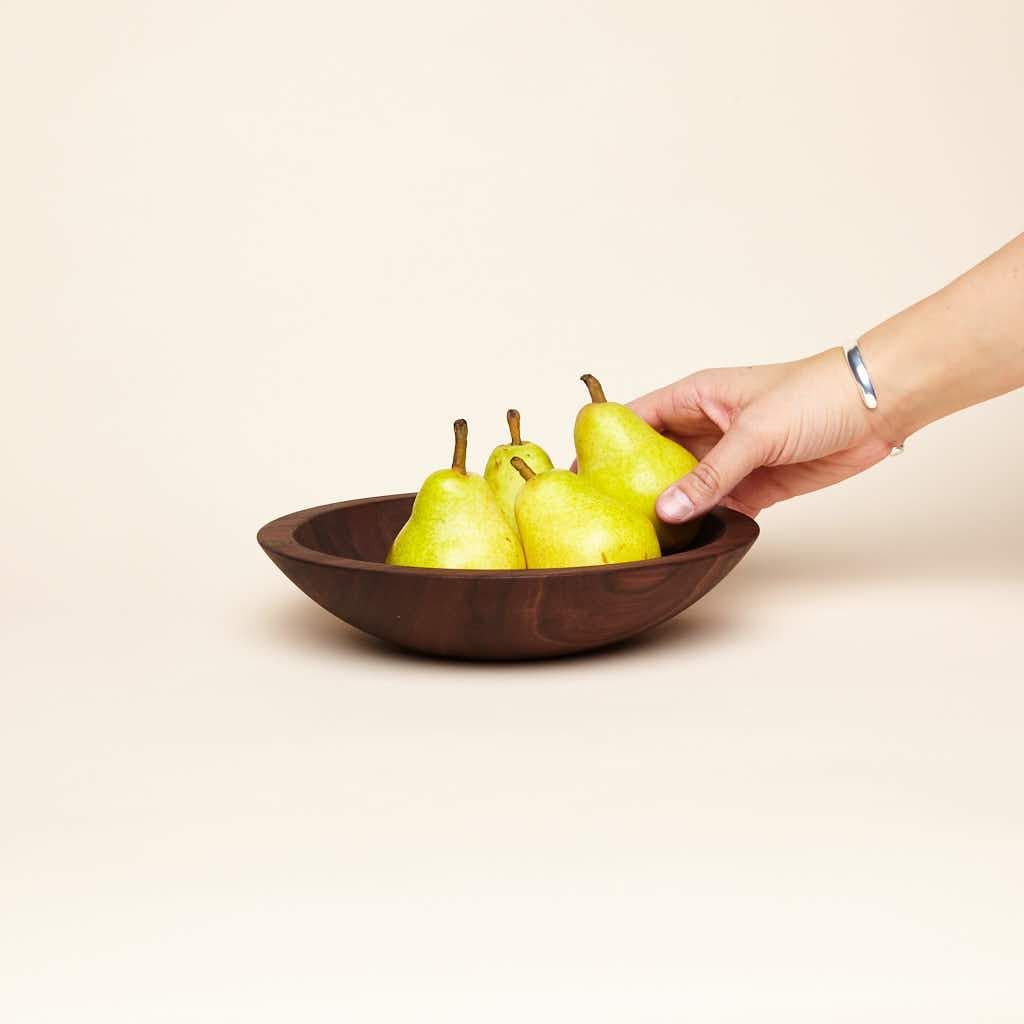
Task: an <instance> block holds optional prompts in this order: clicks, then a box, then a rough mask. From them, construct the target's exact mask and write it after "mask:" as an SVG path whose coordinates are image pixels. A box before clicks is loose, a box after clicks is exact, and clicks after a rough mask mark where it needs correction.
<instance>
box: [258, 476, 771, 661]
mask: <svg viewBox="0 0 1024 1024" xmlns="http://www.w3.org/2000/svg"><path fill="white" fill-rule="evenodd" d="M414 497H415V495H413V494H389V495H385V496H383V497H380V498H360V499H357V500H356V501H342V502H338V503H336V504H334V505H321V506H320V507H319V508H310V509H306V510H305V511H303V512H293V513H292V514H291V515H287V516H282V518H280V519H275V520H274V521H273V522H272V523H267V525H266V526H264V527H263V529H262V530H260V532H259V535H258V537H257V539H258V540H259V542H260V544H261V545H262V547H263V550H264V551H266V553H267V554H268V555H269V556H270V557H271V559H272V560H273V561H274V564H275V565H276V566H277V567H278V568H279V569H280V570H281V571H282V572H283V573H284V574H285V575H286V576H287V577H288V578H289V579H290V580H291V581H292V582H293V583H294V584H295V585H296V586H297V587H298V588H299V589H300V590H301V591H303V592H304V593H305V594H307V595H308V596H309V597H311V598H312V599H313V600H314V601H316V602H317V604H319V605H322V606H323V607H324V608H326V609H327V610H328V611H329V612H332V613H333V614H334V615H337V616H338V618H339V619H344V620H345V621H346V622H348V623H350V624H351V625H353V626H355V627H356V628H357V629H361V630H364V631H365V632H367V633H372V634H373V635H374V636H377V637H380V638H381V639H383V640H388V641H390V642H391V643H395V644H400V645H401V646H402V647H411V648H413V649H414V650H417V651H424V652H426V653H429V654H437V655H443V656H446V657H451V658H492V659H512V658H547V657H552V656H555V655H559V654H572V653H574V652H576V651H585V650H588V649H589V648H593V647H602V646H604V645H605V644H611V643H615V642H616V641H618V640H625V639H626V638H627V637H631V636H634V635H635V634H637V633H640V632H642V631H643V630H645V629H650V628H651V627H652V626H657V625H658V624H659V623H661V622H664V621H665V620H666V619H670V618H672V616H673V615H676V614H678V613H679V612H681V611H682V610H683V609H684V608H686V607H688V606H689V605H691V604H693V602H694V601H696V600H698V599H699V598H701V597H703V596H704V595H705V594H706V593H707V592H708V591H709V590H710V589H711V588H712V587H713V586H714V585H715V584H716V583H718V581H719V580H721V579H722V578H723V577H724V576H726V575H727V574H728V573H729V572H730V571H731V570H732V568H733V567H734V566H735V565H736V563H737V562H739V560H740V559H741V558H742V557H743V556H744V555H745V554H746V553H747V551H748V550H749V548H750V545H751V544H753V543H754V540H755V539H756V538H757V534H758V528H757V524H756V523H755V522H754V520H753V519H750V518H749V517H747V516H745V515H741V514H740V513H739V512H733V511H732V510H730V509H724V508H717V509H715V510H714V511H713V512H711V513H709V514H708V515H707V516H705V518H704V520H703V523H702V525H701V529H700V532H699V533H698V534H697V537H696V538H695V539H694V542H693V544H692V545H691V546H690V547H689V548H687V549H686V550H685V551H680V552H678V553H677V554H670V555H664V556H662V557H661V558H654V559H651V560H649V561H646V562H625V563H622V564H620V565H591V566H587V567H585V568H582V569H525V570H518V571H493V570H485V571H480V570H477V571H471V570H463V569H412V568H406V567H404V566H397V565H386V564H385V563H384V557H385V555H386V554H387V551H388V548H389V547H390V546H391V542H392V540H394V538H395V534H397V533H398V531H399V530H400V529H401V527H402V525H403V523H405V521H406V519H408V518H409V511H410V509H411V508H412V501H413V498H414Z"/></svg>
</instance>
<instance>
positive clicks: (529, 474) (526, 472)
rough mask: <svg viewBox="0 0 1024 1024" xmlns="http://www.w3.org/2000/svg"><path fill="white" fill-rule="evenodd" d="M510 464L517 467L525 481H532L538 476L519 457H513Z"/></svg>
mask: <svg viewBox="0 0 1024 1024" xmlns="http://www.w3.org/2000/svg"><path fill="white" fill-rule="evenodd" d="M509 462H511V463H512V465H513V466H515V467H516V469H517V470H518V471H519V475H520V476H521V477H522V478H523V479H524V480H532V479H533V478H534V477H535V476H536V475H537V474H536V473H534V471H533V470H532V469H530V467H529V466H528V465H527V464H526V463H525V462H523V460H522V459H521V458H519V456H518V455H513V456H512V458H511V459H509Z"/></svg>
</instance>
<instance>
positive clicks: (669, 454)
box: [573, 373, 700, 551]
mask: <svg viewBox="0 0 1024 1024" xmlns="http://www.w3.org/2000/svg"><path fill="white" fill-rule="evenodd" d="M580 380H582V381H583V383H584V384H586V385H587V390H588V391H589V392H590V399H591V401H590V404H589V405H585V406H583V408H582V409H580V411H579V414H578V415H577V417H576V427H575V429H574V431H573V438H574V440H575V443H576V461H577V465H578V468H579V475H580V478H581V479H582V480H585V481H586V482H587V483H588V484H590V485H592V486H593V487H596V488H598V489H599V490H601V491H604V492H605V494H610V495H611V496H612V497H614V498H618V499H619V500H620V501H624V502H626V504H628V505H630V506H631V507H633V508H635V509H637V510H638V511H640V512H642V513H643V514H644V515H645V516H646V517H647V518H648V519H649V520H650V522H651V524H652V525H653V526H654V529H655V531H656V532H657V534H658V541H659V543H660V544H661V547H662V550H663V551H678V550H679V549H680V548H682V547H685V546H686V545H687V544H688V543H689V542H690V541H691V540H693V538H694V536H695V535H696V533H697V530H698V529H699V527H700V521H699V520H694V521H691V522H688V523H678V524H669V523H663V522H662V521H661V520H660V519H659V518H658V514H657V512H655V511H654V505H655V502H656V501H657V500H658V495H659V494H661V492H662V491H663V490H664V489H665V488H666V487H668V485H669V484H671V483H674V482H675V481H676V480H678V479H679V478H680V477H681V476H685V475H686V474H687V473H689V472H690V470H691V469H693V467H694V466H696V465H697V459H696V458H695V457H694V456H693V455H692V454H691V453H690V452H688V451H687V450H686V449H685V448H684V447H683V446H682V445H681V444H676V442H675V441H673V440H672V439H671V438H668V437H664V436H663V435H661V434H659V433H658V432H657V431H656V430H655V429H654V428H653V427H652V426H650V424H648V423H647V422H646V421H645V420H643V419H642V418H641V417H640V416H638V415H637V414H636V413H635V412H633V410H632V409H630V408H629V407H628V406H625V405H620V404H619V403H618V402H609V401H608V400H607V399H606V398H605V397H604V390H603V389H602V387H601V384H600V382H599V381H598V379H597V378H596V377H594V376H593V375H592V374H589V373H585V374H583V376H582V377H581V378H580Z"/></svg>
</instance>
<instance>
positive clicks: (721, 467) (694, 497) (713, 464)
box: [655, 427, 761, 523]
mask: <svg viewBox="0 0 1024 1024" xmlns="http://www.w3.org/2000/svg"><path fill="white" fill-rule="evenodd" d="M759 452H760V448H759V446H758V444H757V441H756V440H755V439H754V438H751V437H750V435H749V434H748V433H747V432H746V431H743V430H740V429H739V428H738V427H732V428H731V429H730V430H728V431H726V433H725V434H723V435H722V439H721V440H720V441H719V442H718V444H716V445H715V447H714V448H712V449H711V451H709V452H708V453H707V455H705V456H704V458H703V459H701V461H700V462H698V463H697V465H696V466H694V467H693V469H692V470H691V471H690V472H689V473H687V474H686V476H684V477H682V478H680V479H679V480H677V481H676V482H675V483H674V484H671V485H669V486H668V487H666V488H665V490H664V491H662V492H661V495H660V496H659V498H658V502H657V505H656V506H655V507H656V509H657V512H658V518H659V519H661V520H662V521H664V522H666V523H683V522H686V520H687V519H692V518H693V517H694V516H699V515H702V514H703V513H704V512H707V511H708V509H710V508H711V507H712V506H714V505H717V504H718V503H719V502H720V501H721V500H722V499H723V498H724V497H725V496H726V495H728V494H729V493H730V492H731V491H732V490H733V488H734V487H736V485H737V484H738V483H739V482H740V481H741V480H742V479H743V478H744V477H746V476H749V475H750V474H751V473H752V472H753V471H754V470H755V469H757V467H758V466H760V465H761V458H760V455H759Z"/></svg>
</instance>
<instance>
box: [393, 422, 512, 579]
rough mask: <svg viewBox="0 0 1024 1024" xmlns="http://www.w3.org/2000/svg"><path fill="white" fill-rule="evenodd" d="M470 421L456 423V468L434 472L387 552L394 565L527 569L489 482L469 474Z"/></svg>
mask: <svg viewBox="0 0 1024 1024" xmlns="http://www.w3.org/2000/svg"><path fill="white" fill-rule="evenodd" d="M468 437H469V428H468V427H467V426H466V421H465V420H456V421H455V457H454V458H453V459H452V468H451V469H439V470H438V471H437V472H436V473H431V474H430V476H428V477H427V479H426V480H425V481H424V483H423V486H422V487H421V488H420V490H419V494H417V495H416V500H415V501H414V502H413V506H412V515H410V516H409V520H408V522H407V523H406V524H405V526H403V527H402V529H401V530H400V531H399V533H398V536H397V537H396V538H395V541H394V543H393V544H392V545H391V550H390V551H389V552H388V556H387V559H386V561H387V563H388V564H389V565H416V566H420V567H422V568H426V569H525V568H526V559H525V557H524V555H523V546H522V544H520V542H519V537H518V536H517V535H516V532H515V530H513V529H512V528H511V527H510V526H509V525H508V521H507V520H506V519H505V514H504V513H503V512H502V511H501V506H500V505H499V504H498V499H497V498H495V496H494V492H493V491H492V490H491V488H490V486H489V485H488V484H487V481H486V480H484V478H483V477H482V476H479V475H477V474H476V473H467V472H466V442H467V440H468Z"/></svg>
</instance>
